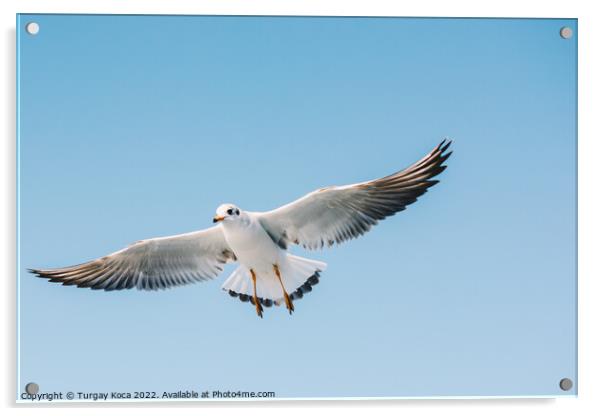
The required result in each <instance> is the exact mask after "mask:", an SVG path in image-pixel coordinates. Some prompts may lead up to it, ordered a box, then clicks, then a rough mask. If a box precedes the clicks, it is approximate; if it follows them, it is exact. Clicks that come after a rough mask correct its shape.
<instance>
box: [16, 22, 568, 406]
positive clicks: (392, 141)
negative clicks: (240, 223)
mask: <svg viewBox="0 0 602 416" xmlns="http://www.w3.org/2000/svg"><path fill="white" fill-rule="evenodd" d="M30 20H35V21H36V22H38V23H39V24H40V32H39V34H38V35H37V36H29V35H27V34H25V33H24V31H23V26H24V24H25V23H26V22H28V21H30ZM18 23H19V28H18V36H19V64H20V69H19V94H20V107H19V115H20V123H19V131H20V146H19V149H20V176H19V177H20V187H19V190H20V211H19V214H20V215H19V218H20V263H19V272H20V276H19V287H20V302H19V305H20V324H19V327H20V357H19V358H20V380H19V383H20V385H19V389H22V388H23V386H24V385H25V384H26V383H27V382H30V381H35V382H36V383H38V384H39V385H40V386H41V391H46V392H47V391H63V392H66V391H158V392H162V391H170V390H178V389H195V390H198V391H203V390H214V389H215V390H217V389H219V390H249V391H261V390H265V391H275V392H276V394H277V397H327V396H431V395H561V394H574V393H575V391H576V390H575V389H573V391H571V392H566V393H565V392H562V391H561V390H560V389H559V388H558V382H559V380H560V379H561V378H563V377H570V378H572V379H573V380H575V379H576V371H577V370H576V304H575V301H576V291H575V289H576V228H575V225H576V218H575V216H576V210H575V208H576V186H575V184H576V177H575V168H576V152H575V150H576V90H575V88H576V53H577V47H576V45H577V43H576V42H577V39H576V33H577V27H576V25H577V22H576V20H507V19H503V20H491V19H487V20H481V19H393V18H384V19H383V18H377V19H368V18H263V17H262V18H242V17H158V16H156V17H148V16H147V17H141V16H137V17H135V16H129V17H116V16H85V17H84V16H77V15H71V16H61V15H35V16H34V15H22V16H21V17H20V20H19V22H18ZM564 25H569V26H571V27H572V28H573V29H574V33H575V37H573V38H572V39H570V40H564V39H562V38H561V37H560V36H559V30H560V28H561V27H562V26H564ZM443 137H450V138H452V139H454V143H453V150H454V154H453V156H452V158H451V159H450V160H449V163H448V165H449V168H448V169H447V171H446V172H445V173H444V174H442V175H441V177H440V179H441V183H440V184H438V185H437V186H436V187H434V188H432V190H431V191H430V192H429V193H428V194H426V195H425V196H424V197H422V198H421V199H420V200H419V201H418V202H417V203H415V204H414V205H412V206H410V207H409V208H408V209H407V210H406V211H405V212H403V213H400V214H398V215H397V216H395V217H393V218H390V219H388V220H386V221H384V222H383V223H381V224H380V225H379V226H377V227H376V228H374V229H373V230H372V231H371V232H370V233H369V234H367V235H366V236H364V237H363V238H361V239H358V240H354V241H352V242H349V243H346V244H344V245H342V246H339V247H337V248H334V249H330V250H328V251H323V252H303V251H302V250H297V249H296V250H294V251H295V252H296V253H299V254H301V255H304V256H307V257H311V258H316V259H319V260H323V261H326V262H328V264H329V268H328V270H327V272H325V273H324V274H323V278H322V280H321V282H320V284H319V285H318V286H317V287H315V290H314V291H313V292H312V293H311V295H310V296H306V297H305V298H303V299H302V300H300V301H298V302H297V304H296V311H295V313H294V315H293V316H289V315H288V314H287V313H286V311H285V310H284V309H282V308H278V309H274V308H271V309H269V310H267V313H266V314H265V318H264V319H263V320H260V319H258V317H257V316H256V315H255V312H254V310H253V308H252V306H250V305H249V304H243V303H241V302H239V301H236V300H234V299H232V298H230V297H229V296H228V295H227V294H226V293H225V292H222V291H221V290H220V286H221V284H222V283H223V280H224V278H225V277H227V275H228V274H229V273H230V272H231V271H232V270H233V269H234V266H228V267H227V269H226V271H225V273H224V275H223V276H222V277H220V278H219V279H217V280H215V281H212V282H209V283H204V284H197V285H193V286H187V287H182V288H177V289H172V290H168V291H162V292H156V293H148V292H139V291H121V292H111V293H105V292H98V291H91V290H84V289H77V288H74V287H63V286H60V285H56V284H50V283H48V282H47V281H45V280H43V279H38V278H35V277H34V276H33V275H31V274H28V273H26V269H27V268H29V267H58V266H65V265H71V264H76V263H81V262H83V261H86V260H89V259H92V258H95V257H98V256H101V255H104V254H107V253H110V252H113V251H115V250H117V249H120V248H122V247H123V246H125V245H127V244H129V243H131V242H133V241H136V240H139V239H143V238H150V237H155V236H163V235H171V234H178V233H182V232H187V231H192V230H195V229H202V228H205V227H208V226H210V225H212V224H211V217H212V216H213V214H214V211H215V208H216V207H217V205H219V204H220V203H222V202H234V203H236V204H238V205H239V206H241V207H242V208H244V209H248V210H254V211H259V210H268V209H271V208H274V207H276V206H279V205H281V204H284V203H287V202H289V201H291V200H293V199H295V198H297V197H299V196H301V195H303V194H305V193H306V192H309V191H311V190H313V189H315V188H318V187H322V186H325V185H334V184H347V183H352V182H357V181H361V180H367V179H372V178H376V177H379V176H383V175H385V174H389V173H391V172H393V171H395V170H398V169H399V168H403V167H405V166H407V165H408V164H410V163H412V162H414V161H415V160H417V159H418V158H420V157H422V156H423V155H424V154H425V153H426V152H427V151H429V150H430V149H431V148H432V147H433V146H435V145H436V144H437V143H438V142H439V141H440V140H441V139H442V138H443Z"/></svg>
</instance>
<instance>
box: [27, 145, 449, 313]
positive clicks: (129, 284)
mask: <svg viewBox="0 0 602 416" xmlns="http://www.w3.org/2000/svg"><path fill="white" fill-rule="evenodd" d="M450 144H451V141H449V140H443V141H442V142H441V143H440V144H439V145H438V146H437V147H435V148H434V149H433V150H432V151H431V152H430V153H429V154H427V155H426V156H425V157H424V158H422V159H421V160H419V161H418V162H416V163H414V164H413V165H411V166H410V167H408V168H406V169H404V170H402V171H399V172H396V173H393V174H392V175H389V176H385V177H384V178H380V179H375V180H372V181H367V182H361V183H356V184H353V185H346V186H330V187H326V188H321V189H318V190H316V191H314V192H311V193H309V194H307V195H305V196H304V197H302V198H300V199H298V200H296V201H294V202H291V203H290V204H287V205H284V206H282V207H280V208H277V209H275V210H273V211H268V212H250V211H243V210H242V209H240V208H239V207H237V206H236V205H234V204H222V205H220V206H219V207H218V208H217V211H216V215H215V217H214V218H213V222H214V223H217V225H215V226H213V227H211V228H207V229H205V230H201V231H195V232H192V233H188V234H181V235H175V236H170V237H160V238H151V239H148V240H141V241H137V242H135V243H133V244H131V245H130V246H128V247H126V248H124V249H122V250H119V251H117V252H115V253H112V254H109V255H107V256H104V257H101V258H98V259H96V260H92V261H89V262H87V263H83V264H79V265H76V266H70V267H64V268H58V269H30V270H29V271H30V272H32V273H35V274H37V275H38V276H40V277H44V278H47V279H50V281H51V282H59V283H62V284H63V285H76V286H78V287H89V288H92V289H104V290H120V289H131V288H137V289H142V290H157V289H165V288H168V287H172V286H180V285H184V284H188V283H195V282H199V281H204V280H208V279H212V278H215V277H217V276H218V275H219V273H220V272H221V271H222V270H223V269H222V265H223V264H225V263H227V262H231V261H232V262H235V261H238V262H239V263H240V266H239V267H238V268H237V269H236V270H235V271H234V272H233V273H232V274H231V275H230V277H229V278H228V279H227V280H226V281H225V282H224V284H223V286H222V289H224V290H225V291H227V292H228V293H229V294H230V295H231V296H233V297H238V298H239V299H240V300H241V301H243V302H248V301H250V302H251V303H252V304H253V305H254V306H255V311H256V312H257V315H259V316H260V317H263V306H265V307H270V306H272V305H277V306H279V305H282V304H284V305H286V308H287V310H288V311H289V313H292V312H293V311H294V309H295V307H294V305H293V300H296V299H300V298H302V297H303V295H304V294H306V293H307V292H310V291H311V290H312V286H314V285H315V284H317V283H318V280H319V278H320V273H321V272H322V271H324V270H325V269H326V264H325V263H323V262H320V261H316V260H310V259H306V258H302V257H298V256H294V255H292V254H290V253H288V252H287V247H288V245H289V244H298V245H301V246H303V247H304V248H306V249H310V250H315V249H321V248H323V247H324V246H332V245H334V244H335V243H337V244H339V243H342V242H344V241H347V240H350V239H353V238H356V237H359V236H361V235H363V234H364V233H365V232H367V231H368V230H370V228H372V226H373V225H376V224H377V223H378V221H380V220H383V219H385V218H386V217H389V216H391V215H394V214H395V213H397V212H399V211H403V210H404V209H405V208H406V207H407V206H408V205H410V204H411V203H413V202H415V201H416V199H417V198H418V197H419V196H421V195H422V194H424V193H425V192H426V191H427V189H428V188H430V187H431V186H433V185H435V184H436V183H438V182H439V181H437V180H433V177H435V176H437V175H438V174H440V173H441V172H443V170H444V169H445V168H446V166H445V165H443V163H444V162H445V161H446V160H447V158H448V157H449V156H450V155H451V153H452V152H451V151H449V152H447V153H446V151H447V149H448V148H449V146H450Z"/></svg>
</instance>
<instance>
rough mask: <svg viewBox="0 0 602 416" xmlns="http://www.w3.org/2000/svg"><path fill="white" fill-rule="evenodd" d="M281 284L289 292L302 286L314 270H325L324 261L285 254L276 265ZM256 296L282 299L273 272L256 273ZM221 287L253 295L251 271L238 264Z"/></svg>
mask: <svg viewBox="0 0 602 416" xmlns="http://www.w3.org/2000/svg"><path fill="white" fill-rule="evenodd" d="M278 268H279V270H280V276H281V277H282V284H283V285H284V288H285V290H286V291H287V293H289V294H291V293H293V292H294V291H295V290H297V289H298V288H299V287H300V286H302V285H303V284H304V283H305V282H306V281H307V279H309V278H310V277H311V276H313V275H314V274H315V273H316V272H320V271H324V270H326V263H324V262H321V261H317V260H311V259H305V258H303V257H298V256H294V255H292V254H287V255H286V260H285V261H284V262H282V263H281V264H279V265H278ZM256 276H257V296H258V297H259V298H263V299H270V300H273V301H275V302H279V301H281V300H282V299H283V294H282V287H281V286H280V282H279V281H278V278H277V277H276V273H275V272H273V271H272V272H271V273H269V272H263V273H257V272H256ZM222 289H224V290H226V291H232V292H235V293H237V294H239V295H240V294H242V295H248V296H253V284H252V281H251V272H250V271H249V269H248V268H247V267H245V266H243V265H240V266H239V267H238V268H237V269H236V270H234V272H232V274H231V275H230V277H228V279H226V281H225V282H224V284H223V285H222Z"/></svg>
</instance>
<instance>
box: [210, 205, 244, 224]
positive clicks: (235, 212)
mask: <svg viewBox="0 0 602 416" xmlns="http://www.w3.org/2000/svg"><path fill="white" fill-rule="evenodd" d="M240 212H241V211H240V208H238V207H237V206H236V205H234V204H221V205H220V206H219V207H217V210H216V211H215V217H213V222H214V223H215V222H220V221H232V220H234V219H237V218H239V217H240Z"/></svg>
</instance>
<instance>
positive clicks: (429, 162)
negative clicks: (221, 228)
mask: <svg viewBox="0 0 602 416" xmlns="http://www.w3.org/2000/svg"><path fill="white" fill-rule="evenodd" d="M450 144H451V141H448V140H444V141H442V142H441V143H440V144H439V145H438V146H437V147H435V148H434V149H433V150H432V151H431V152H430V153H429V154H428V155H426V156H425V157H424V158H423V159H422V160H420V161H418V162H416V163H414V164H413V165H412V166H410V167H408V168H407V169H405V170H402V171H399V172H396V173H394V174H392V175H389V176H386V177H384V178H380V179H376V180H373V181H368V182H362V183H357V184H354V185H347V186H332V187H328V188H323V189H319V190H317V191H314V192H311V193H309V194H307V195H305V196H304V197H302V198H300V199H298V200H296V201H294V202H291V203H290V204H288V205H284V206H282V207H280V208H277V209H275V210H273V211H269V212H264V213H258V214H257V216H258V218H259V221H260V222H261V224H262V226H263V227H264V228H265V230H266V231H267V232H268V234H270V236H271V237H272V239H273V240H274V241H275V242H276V243H277V244H279V245H280V246H281V247H286V246H287V244H288V243H289V242H292V243H294V244H300V245H302V246H303V247H305V248H308V249H318V248H322V247H324V245H327V246H331V245H333V244H334V243H342V242H343V241H346V240H349V239H352V238H355V237H358V236H360V235H362V234H364V233H365V232H367V231H368V230H370V228H372V226H373V225H375V224H376V223H377V222H378V221H380V220H383V219H385V218H386V217H388V216H391V215H394V214H395V213H397V212H399V211H403V210H404V209H405V208H406V207H407V206H408V205H410V204H411V203H413V202H415V201H416V199H417V198H418V197H419V196H421V195H422V194H424V193H425V192H426V191H427V189H428V188H430V187H431V186H433V185H435V184H436V183H438V182H439V181H437V180H433V179H432V178H433V177H435V176H437V175H438V174H440V173H441V172H443V170H445V168H446V166H444V165H443V163H444V162H445V161H446V160H447V158H448V157H449V156H450V155H451V153H452V152H451V151H450V152H448V153H445V152H446V151H447V149H448V148H449V145H450Z"/></svg>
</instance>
